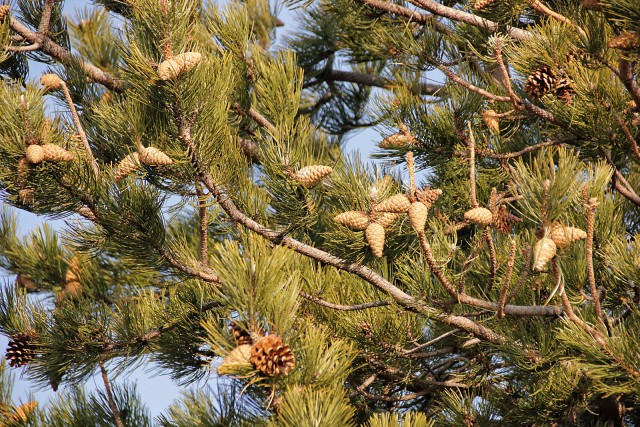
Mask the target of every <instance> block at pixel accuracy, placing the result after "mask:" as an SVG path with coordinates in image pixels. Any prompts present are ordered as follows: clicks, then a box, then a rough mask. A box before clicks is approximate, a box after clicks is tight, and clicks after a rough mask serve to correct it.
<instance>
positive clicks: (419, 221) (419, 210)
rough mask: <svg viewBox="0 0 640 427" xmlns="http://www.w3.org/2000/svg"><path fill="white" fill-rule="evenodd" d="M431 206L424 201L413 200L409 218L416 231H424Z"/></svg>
mask: <svg viewBox="0 0 640 427" xmlns="http://www.w3.org/2000/svg"><path fill="white" fill-rule="evenodd" d="M428 215H429V208H428V207H427V206H426V205H425V204H424V203H422V202H413V203H411V206H410V207H409V220H411V226H412V227H413V229H414V230H416V231H424V225H425V224H426V223H427V216H428Z"/></svg>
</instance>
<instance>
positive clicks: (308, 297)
mask: <svg viewBox="0 0 640 427" xmlns="http://www.w3.org/2000/svg"><path fill="white" fill-rule="evenodd" d="M300 296H301V297H302V298H304V299H306V300H309V301H311V302H314V303H316V304H318V305H321V306H323V307H328V308H332V309H334V310H340V311H358V310H366V309H368V308H375V307H384V306H387V305H391V304H393V303H392V302H391V301H387V300H380V301H373V302H367V303H364V304H357V305H341V304H334V303H331V302H329V301H326V300H323V299H322V298H319V297H316V296H313V295H309V294H308V293H306V292H304V291H300Z"/></svg>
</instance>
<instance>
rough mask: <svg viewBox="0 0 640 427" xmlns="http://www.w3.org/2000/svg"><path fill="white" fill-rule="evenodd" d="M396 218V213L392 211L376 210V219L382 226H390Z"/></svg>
mask: <svg viewBox="0 0 640 427" xmlns="http://www.w3.org/2000/svg"><path fill="white" fill-rule="evenodd" d="M396 219H398V214H397V213H394V212H377V213H376V221H375V222H377V223H378V224H380V225H381V226H382V227H384V228H387V227H389V226H391V224H393V223H394V222H396Z"/></svg>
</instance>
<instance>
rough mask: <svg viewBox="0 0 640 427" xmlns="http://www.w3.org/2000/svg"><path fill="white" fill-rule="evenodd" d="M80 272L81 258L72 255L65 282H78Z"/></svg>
mask: <svg viewBox="0 0 640 427" xmlns="http://www.w3.org/2000/svg"><path fill="white" fill-rule="evenodd" d="M79 274H80V260H79V259H78V257H77V256H75V255H74V256H73V257H71V259H70V260H69V265H68V267H67V273H66V274H65V276H64V281H65V282H77V281H78V279H79V277H78V275H79Z"/></svg>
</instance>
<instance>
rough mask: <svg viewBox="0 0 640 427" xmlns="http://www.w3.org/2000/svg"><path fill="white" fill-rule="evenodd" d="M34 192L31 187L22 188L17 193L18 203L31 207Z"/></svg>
mask: <svg viewBox="0 0 640 427" xmlns="http://www.w3.org/2000/svg"><path fill="white" fill-rule="evenodd" d="M34 192H35V190H34V189H33V187H26V188H22V189H20V190H19V191H18V197H19V198H20V201H21V202H22V204H23V205H25V206H31V205H33V203H34V202H35V199H34V198H33V193H34Z"/></svg>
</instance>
